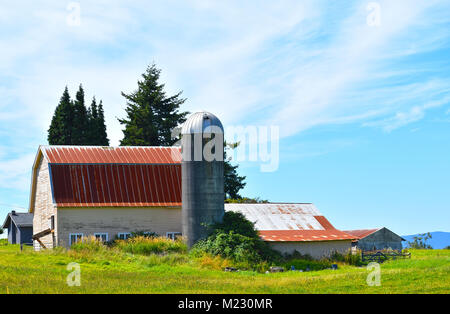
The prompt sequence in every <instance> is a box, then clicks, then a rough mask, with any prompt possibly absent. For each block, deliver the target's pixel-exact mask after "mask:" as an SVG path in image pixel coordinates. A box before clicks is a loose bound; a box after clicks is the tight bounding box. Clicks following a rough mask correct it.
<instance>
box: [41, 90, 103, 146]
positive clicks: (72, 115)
mask: <svg viewBox="0 0 450 314" xmlns="http://www.w3.org/2000/svg"><path fill="white" fill-rule="evenodd" d="M47 139H48V143H49V144H50V145H101V146H108V145H109V139H108V136H107V134H106V124H105V114H104V110H103V103H102V101H101V100H100V103H99V104H98V105H97V101H96V99H95V97H94V98H93V99H92V102H91V105H90V106H89V108H86V105H85V101H84V90H83V86H82V85H81V84H80V87H79V89H78V91H77V93H76V95H75V99H74V100H72V99H71V97H70V94H69V89H68V88H67V86H66V88H65V89H64V92H63V94H62V96H61V99H60V101H59V104H58V105H57V106H56V109H55V113H54V114H53V118H52V121H51V123H50V127H49V129H48V137H47Z"/></svg>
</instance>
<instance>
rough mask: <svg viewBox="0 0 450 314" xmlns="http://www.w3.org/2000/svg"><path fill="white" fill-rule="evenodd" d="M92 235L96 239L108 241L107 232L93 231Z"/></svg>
mask: <svg viewBox="0 0 450 314" xmlns="http://www.w3.org/2000/svg"><path fill="white" fill-rule="evenodd" d="M94 237H95V238H96V239H97V240H100V241H102V242H108V234H107V233H94Z"/></svg>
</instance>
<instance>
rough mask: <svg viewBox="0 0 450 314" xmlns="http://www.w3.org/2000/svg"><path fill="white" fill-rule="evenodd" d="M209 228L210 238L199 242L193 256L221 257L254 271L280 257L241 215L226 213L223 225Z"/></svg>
mask: <svg viewBox="0 0 450 314" xmlns="http://www.w3.org/2000/svg"><path fill="white" fill-rule="evenodd" d="M209 228H210V236H209V237H207V238H206V239H203V240H200V241H199V242H197V243H196V244H195V245H194V247H193V248H192V250H191V253H192V254H193V255H194V256H202V255H203V254H204V253H207V254H210V255H212V256H221V257H222V258H225V259H229V260H231V261H232V262H233V263H235V264H239V265H240V266H241V267H244V268H251V269H255V267H257V265H258V264H260V263H263V262H272V261H274V260H277V259H280V258H281V255H280V254H279V253H278V252H276V251H274V250H272V249H271V248H270V247H269V245H268V244H267V243H265V242H264V241H262V240H261V239H260V238H259V235H258V232H257V231H256V229H255V226H254V224H253V223H252V222H250V221H248V220H247V219H246V218H245V216H244V215H243V214H241V213H235V212H226V213H225V215H224V217H223V221H222V223H216V224H213V225H212V226H210V227H209Z"/></svg>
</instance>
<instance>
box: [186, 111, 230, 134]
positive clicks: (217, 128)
mask: <svg viewBox="0 0 450 314" xmlns="http://www.w3.org/2000/svg"><path fill="white" fill-rule="evenodd" d="M220 132H221V133H223V125H222V122H220V120H219V118H217V117H216V116H215V115H213V114H212V113H210V112H206V111H202V112H196V113H194V114H192V115H191V116H190V117H189V118H188V119H187V120H186V122H184V123H183V126H182V127H181V134H196V133H220Z"/></svg>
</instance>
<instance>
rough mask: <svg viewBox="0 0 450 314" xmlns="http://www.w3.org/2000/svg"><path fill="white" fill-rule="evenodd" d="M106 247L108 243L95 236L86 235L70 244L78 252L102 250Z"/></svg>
mask: <svg viewBox="0 0 450 314" xmlns="http://www.w3.org/2000/svg"><path fill="white" fill-rule="evenodd" d="M106 248H107V247H106V245H105V244H104V243H103V242H102V241H99V240H98V239H96V238H95V237H86V238H84V239H83V240H82V241H78V242H76V243H74V244H72V245H71V246H70V249H71V250H73V251H77V252H100V251H104V250H105V249H106Z"/></svg>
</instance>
